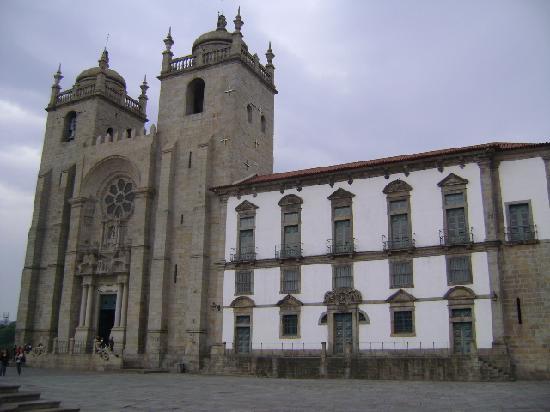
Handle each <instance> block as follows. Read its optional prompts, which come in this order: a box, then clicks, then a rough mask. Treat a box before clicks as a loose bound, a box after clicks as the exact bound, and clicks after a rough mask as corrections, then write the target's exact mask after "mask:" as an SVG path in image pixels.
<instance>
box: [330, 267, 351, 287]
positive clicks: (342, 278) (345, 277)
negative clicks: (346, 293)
mask: <svg viewBox="0 0 550 412" xmlns="http://www.w3.org/2000/svg"><path fill="white" fill-rule="evenodd" d="M332 275H333V276H332V279H333V280H332V287H333V289H338V288H352V287H353V273H352V265H351V264H347V265H334V266H333V267H332Z"/></svg>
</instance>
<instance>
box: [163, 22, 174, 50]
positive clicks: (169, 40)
mask: <svg viewBox="0 0 550 412" xmlns="http://www.w3.org/2000/svg"><path fill="white" fill-rule="evenodd" d="M164 45H165V46H166V51H170V49H171V48H172V46H173V45H174V39H172V26H170V27H168V34H167V35H166V38H165V39H164Z"/></svg>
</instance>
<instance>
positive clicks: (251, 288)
mask: <svg viewBox="0 0 550 412" xmlns="http://www.w3.org/2000/svg"><path fill="white" fill-rule="evenodd" d="M246 272H248V273H249V276H250V280H249V282H248V285H249V288H248V291H245V292H240V291H239V290H238V286H237V285H238V284H239V283H238V281H237V276H238V274H239V273H246ZM253 294H254V269H238V270H235V296H247V295H253Z"/></svg>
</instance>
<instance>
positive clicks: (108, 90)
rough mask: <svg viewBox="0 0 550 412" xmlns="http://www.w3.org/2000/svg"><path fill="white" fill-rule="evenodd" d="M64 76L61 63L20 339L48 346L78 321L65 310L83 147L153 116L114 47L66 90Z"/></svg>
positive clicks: (31, 243)
mask: <svg viewBox="0 0 550 412" xmlns="http://www.w3.org/2000/svg"><path fill="white" fill-rule="evenodd" d="M62 78H63V76H62V75H61V66H60V67H59V69H58V71H57V73H56V74H55V75H54V79H55V82H54V84H53V85H52V92H51V98H50V102H49V104H48V106H47V108H46V111H47V112H48V116H47V122H46V133H45V137H44V145H43V149H42V159H41V163H40V170H39V174H38V182H37V187H36V195H35V202H34V215H33V220H32V223H31V228H30V231H29V237H28V245H27V253H26V259H25V266H24V269H23V274H22V281H21V296H20V302H19V309H18V316H17V319H18V320H17V340H18V342H20V343H23V342H32V341H35V342H38V341H40V342H43V343H44V344H46V343H47V342H51V339H52V338H54V337H57V336H60V338H61V336H63V337H65V338H67V339H68V338H69V333H70V332H69V330H70V329H74V328H71V326H70V325H71V324H72V323H74V316H75V314H74V311H72V310H69V311H68V312H67V313H64V314H60V312H62V311H64V310H65V309H69V307H70V306H71V305H70V302H69V301H70V300H74V296H72V294H73V293H74V291H72V290H71V288H72V286H73V285H71V283H72V279H73V278H74V276H72V275H71V271H72V270H73V269H74V266H75V264H76V259H77V256H76V254H75V252H76V245H75V242H76V241H77V232H78V230H79V228H78V226H77V224H76V223H73V222H74V219H75V216H74V214H75V211H76V210H77V209H79V200H78V195H77V193H78V192H75V188H78V186H79V185H80V183H81V181H80V180H81V177H82V176H81V175H80V174H79V172H81V171H82V167H81V166H82V162H83V161H84V158H85V153H84V151H83V150H82V147H83V145H84V144H85V143H86V142H88V141H89V140H90V139H92V138H93V137H94V136H98V135H105V134H107V133H109V134H110V136H111V137H112V136H113V135H114V133H115V131H119V133H122V132H124V133H127V132H126V130H128V131H130V130H133V131H134V133H135V130H137V129H141V130H143V125H144V123H145V121H146V115H145V110H146V102H147V97H146V96H145V93H144V92H145V90H146V89H143V90H144V92H143V93H142V95H141V96H140V98H139V101H138V100H134V99H132V98H130V97H129V96H128V95H127V94H126V82H125V81H124V79H123V78H122V76H120V75H119V74H118V73H117V72H116V71H114V70H112V69H110V68H109V56H108V52H107V50H106V49H105V50H104V51H103V52H102V54H101V57H100V60H99V64H98V66H96V67H92V68H90V69H87V70H84V71H83V72H82V73H80V75H79V76H78V77H77V78H76V82H75V84H74V86H73V87H72V88H71V89H69V90H66V91H64V92H62V93H61V92H60V90H61V87H60V80H61V79H62ZM67 294H68V295H67ZM62 295H64V296H63V298H62ZM62 300H63V302H62ZM72 332H73V333H74V330H73V331H72Z"/></svg>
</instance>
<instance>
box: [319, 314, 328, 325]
mask: <svg viewBox="0 0 550 412" xmlns="http://www.w3.org/2000/svg"><path fill="white" fill-rule="evenodd" d="M327 323H328V315H327V312H323V313H321V316H319V320H318V321H317V324H318V325H326V324H327Z"/></svg>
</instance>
